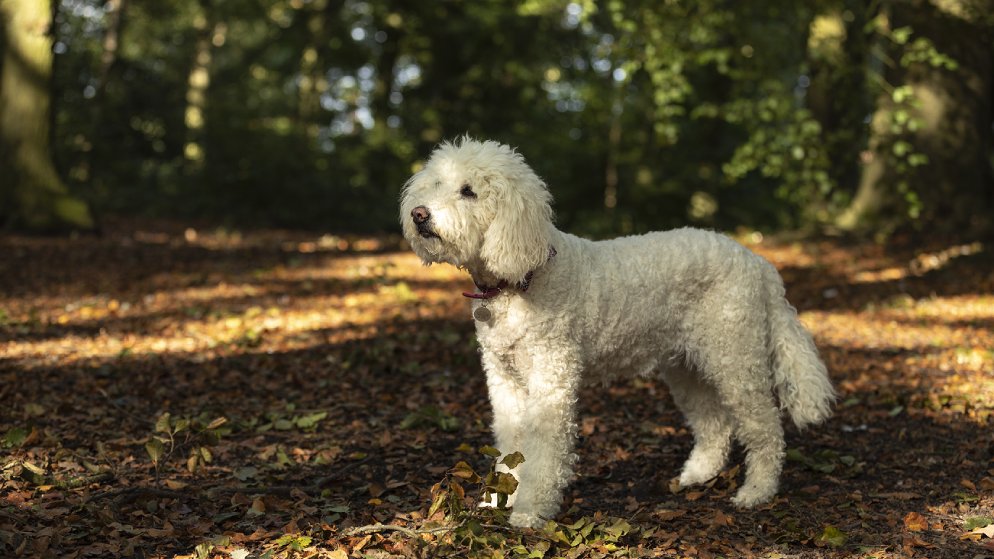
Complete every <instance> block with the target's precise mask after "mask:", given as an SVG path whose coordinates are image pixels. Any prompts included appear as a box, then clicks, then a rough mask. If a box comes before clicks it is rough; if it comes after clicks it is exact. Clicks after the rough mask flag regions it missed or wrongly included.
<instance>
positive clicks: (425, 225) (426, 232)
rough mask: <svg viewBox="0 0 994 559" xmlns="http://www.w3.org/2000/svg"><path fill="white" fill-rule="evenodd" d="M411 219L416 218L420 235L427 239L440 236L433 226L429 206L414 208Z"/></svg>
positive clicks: (415, 221)
mask: <svg viewBox="0 0 994 559" xmlns="http://www.w3.org/2000/svg"><path fill="white" fill-rule="evenodd" d="M411 219H413V220H414V226H415V227H417V229H418V235H421V236H422V237H424V238H425V239H431V238H432V237H435V238H439V237H438V234H437V233H435V231H433V230H432V228H431V212H430V211H428V208H426V207H424V206H418V207H416V208H414V209H413V210H411Z"/></svg>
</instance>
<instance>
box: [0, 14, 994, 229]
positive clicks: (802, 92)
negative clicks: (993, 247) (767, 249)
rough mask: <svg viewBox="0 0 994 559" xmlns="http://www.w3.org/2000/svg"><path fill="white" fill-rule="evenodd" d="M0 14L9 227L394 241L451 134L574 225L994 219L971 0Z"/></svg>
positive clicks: (923, 225)
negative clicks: (98, 223) (519, 167)
mask: <svg viewBox="0 0 994 559" xmlns="http://www.w3.org/2000/svg"><path fill="white" fill-rule="evenodd" d="M3 18H4V22H5V24H4V32H3V36H2V41H0V49H3V50H2V60H3V62H2V64H3V66H2V72H3V88H2V96H3V103H2V104H0V108H2V111H3V120H2V122H3V126H2V128H0V146H2V151H0V172H2V175H0V176H3V177H4V179H3V187H2V189H0V219H2V220H3V223H5V224H7V225H8V226H11V227H18V226H19V227H29V228H41V229H51V228H56V229H57V228H59V227H64V226H65V225H67V224H68V225H70V226H77V227H82V228H87V227H90V226H92V224H93V216H100V215H107V214H116V215H120V214H122V213H123V214H127V215H135V214H139V215H147V216H169V217H176V218H183V219H190V218H197V219H206V220H208V221H210V222H213V223H222V224H228V225H238V226H265V225H280V226H292V227H298V228H299V227H312V228H323V229H328V230H335V231H339V232H343V231H352V232H359V231H361V232H379V231H395V230H396V225H395V220H396V218H395V214H396V211H395V207H394V206H395V204H394V201H395V200H396V198H397V193H398V191H399V188H400V186H401V185H402V184H403V182H404V181H405V180H406V178H407V177H408V176H409V175H410V174H411V172H412V170H413V169H414V168H416V166H417V165H418V164H419V161H422V160H423V159H424V158H425V157H426V156H427V154H428V153H429V152H430V150H431V149H432V147H433V146H435V145H436V144H437V143H438V142H439V141H440V140H444V139H452V138H454V137H456V136H458V135H460V134H464V133H469V134H472V135H474V136H478V137H483V138H494V139H497V140H500V141H502V142H506V143H510V144H512V145H514V146H517V147H518V148H519V149H520V151H521V152H522V153H523V154H525V156H526V158H527V159H528V160H529V161H530V163H531V164H532V165H533V166H534V167H535V168H536V170H537V171H538V172H539V174H540V175H541V176H542V177H544V178H545V179H546V181H547V182H548V183H549V184H550V185H551V188H552V191H553V194H554V195H555V198H556V208H557V210H558V215H559V220H560V224H561V225H562V226H563V227H564V228H566V229H569V230H573V231H575V232H578V233H584V234H591V235H607V234H618V233H631V232H639V231H646V230H650V229H660V228H665V227H671V226H675V225H682V224H686V223H693V224H697V225H702V226H710V227H716V228H720V229H732V228H734V227H739V226H748V227H753V228H761V229H775V228H792V229H813V230H820V231H825V230H829V231H839V230H841V231H858V232H861V233H872V234H875V235H887V234H889V233H891V232H893V231H895V230H897V229H899V228H902V227H909V228H916V229H919V230H928V231H936V230H941V231H942V232H950V231H966V232H973V231H977V230H989V229H990V226H991V217H990V216H991V210H992V209H994V182H992V181H994V178H992V172H991V168H992V164H991V161H992V149H994V147H992V146H994V143H992V122H994V119H992V103H994V89H992V80H994V69H992V68H994V47H992V44H994V39H992V30H994V4H992V2H991V1H990V0H941V1H938V0H937V1H934V2H926V1H923V0H900V1H898V0H872V1H867V0H816V1H811V2H795V1H793V0H773V1H769V2H761V3H744V2H728V1H721V0H703V1H700V2H680V1H656V0H652V1H645V0H628V1H620V0H610V1H601V2H596V1H594V0H583V1H580V2H566V1H564V0H522V1H518V2H505V1H502V0H480V1H472V2H469V1H457V0H445V1H433V2H417V1H405V0H384V1H378V2H368V1H361V0H226V1H218V0H156V1H154V2H152V1H141V0H58V1H55V2H52V1H51V0H41V1H39V0H4V2H3ZM49 155H50V156H49ZM49 160H51V163H49ZM53 171H54V172H53ZM66 192H68V193H71V198H69V197H68V196H67V195H66V194H65V193H66ZM82 204H85V205H87V206H88V208H89V212H87V211H86V210H87V208H84V207H82Z"/></svg>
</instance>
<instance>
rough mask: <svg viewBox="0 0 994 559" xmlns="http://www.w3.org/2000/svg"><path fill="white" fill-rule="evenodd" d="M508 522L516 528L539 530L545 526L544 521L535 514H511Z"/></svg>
mask: <svg viewBox="0 0 994 559" xmlns="http://www.w3.org/2000/svg"><path fill="white" fill-rule="evenodd" d="M510 522H511V525H512V526H517V527H518V528H540V527H542V526H543V525H544V524H545V519H544V518H542V517H541V516H539V515H537V514H531V513H527V512H512V513H511V518H510Z"/></svg>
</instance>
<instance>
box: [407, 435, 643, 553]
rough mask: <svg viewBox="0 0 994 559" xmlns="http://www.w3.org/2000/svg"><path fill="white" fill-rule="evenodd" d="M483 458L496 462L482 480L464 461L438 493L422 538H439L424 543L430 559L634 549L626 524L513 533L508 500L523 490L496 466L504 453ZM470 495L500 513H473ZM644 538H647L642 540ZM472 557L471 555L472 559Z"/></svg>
mask: <svg viewBox="0 0 994 559" xmlns="http://www.w3.org/2000/svg"><path fill="white" fill-rule="evenodd" d="M479 453H480V454H482V455H483V456H486V457H487V458H489V459H491V462H490V466H489V468H488V470H487V472H486V473H484V474H478V473H477V472H476V471H475V470H474V469H473V467H472V466H470V465H469V464H468V463H467V462H465V461H461V462H459V463H457V464H456V465H455V466H454V467H453V468H452V469H451V470H449V472H448V474H447V475H446V477H445V479H444V480H442V481H441V482H439V483H437V484H435V486H434V487H432V490H431V495H432V502H431V505H430V507H429V508H428V512H427V514H426V519H427V521H428V522H427V523H426V525H425V526H424V527H423V528H421V529H419V530H417V531H416V533H418V534H433V535H434V534H438V536H437V537H435V538H431V539H430V540H429V541H430V543H426V542H425V541H424V540H418V541H416V542H415V543H417V544H418V545H419V546H420V547H423V548H425V550H424V551H426V552H427V553H428V556H445V555H446V554H450V553H458V554H459V555H460V556H468V557H481V558H482V557H487V558H489V557H507V558H520V559H525V558H537V559H541V558H543V557H625V556H628V554H629V552H630V549H629V548H628V546H627V545H625V543H624V541H623V540H625V538H626V537H630V536H633V535H635V533H636V532H638V530H636V529H635V528H633V527H632V525H631V524H629V523H628V522H627V521H626V520H624V519H620V518H598V519H593V518H589V517H583V518H579V519H577V520H575V521H573V522H571V523H569V524H560V523H557V522H553V521H551V520H550V521H549V522H547V523H546V525H545V526H544V527H542V528H541V529H539V530H514V529H509V528H507V518H508V511H507V509H506V508H505V505H506V503H507V498H508V495H509V494H511V493H513V492H514V490H515V489H516V488H517V480H516V479H515V478H514V476H513V475H512V474H509V473H505V472H497V471H496V465H497V464H498V461H497V460H496V459H497V458H498V457H500V456H501V452H500V451H499V450H497V449H495V448H493V447H486V446H485V447H483V448H481V449H479ZM525 460H526V458H525V457H524V456H522V455H521V453H519V452H513V453H510V454H507V455H504V457H503V458H501V460H500V461H499V463H500V464H504V465H506V466H508V467H509V468H514V467H515V466H517V465H519V464H520V463H522V462H523V461H525ZM467 494H470V495H473V494H475V495H476V499H475V501H476V502H482V501H485V502H496V503H497V506H496V507H486V508H479V507H475V508H474V507H471V506H469V504H470V503H469V502H468V501H471V499H468V498H467ZM640 535H641V536H642V537H644V536H645V534H640ZM467 553H468V555H466V554H467Z"/></svg>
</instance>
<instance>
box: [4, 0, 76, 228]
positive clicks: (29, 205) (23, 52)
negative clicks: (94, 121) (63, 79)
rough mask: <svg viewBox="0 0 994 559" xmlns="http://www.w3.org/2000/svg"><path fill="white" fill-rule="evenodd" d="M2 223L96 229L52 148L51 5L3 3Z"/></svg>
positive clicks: (20, 0) (36, 0)
mask: <svg viewBox="0 0 994 559" xmlns="http://www.w3.org/2000/svg"><path fill="white" fill-rule="evenodd" d="M0 24H2V26H3V32H2V38H3V51H2V53H3V62H2V66H0V68H2V75H0V221H3V222H6V224H7V225H9V226H14V227H23V228H27V229H32V230H58V229H67V228H69V229H87V230H88V229H92V228H93V226H94V223H93V218H92V217H91V215H90V211H89V209H88V207H87V205H86V204H85V203H84V202H83V201H81V200H79V199H77V198H74V197H73V196H71V195H70V194H69V192H68V189H67V188H66V186H65V184H64V183H63V181H62V179H61V177H59V174H58V173H57V172H56V170H55V165H54V163H53V161H52V152H51V146H50V144H49V140H50V138H49V131H50V125H51V121H50V114H51V95H50V90H49V85H50V82H51V78H52V64H53V59H52V37H51V35H50V33H49V32H50V28H51V24H52V4H51V2H50V0H0Z"/></svg>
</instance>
